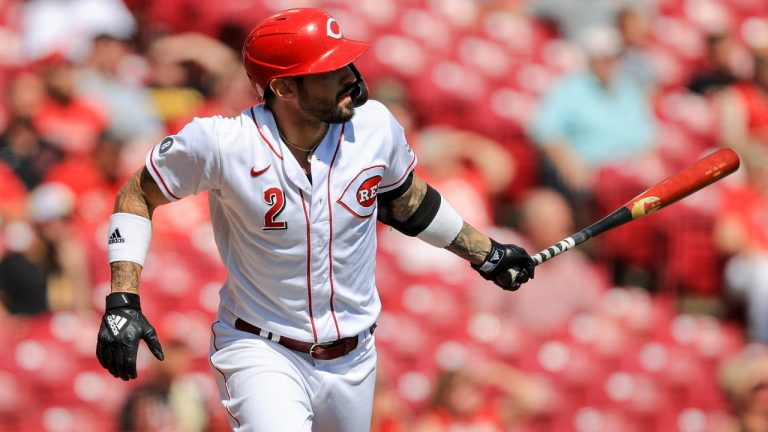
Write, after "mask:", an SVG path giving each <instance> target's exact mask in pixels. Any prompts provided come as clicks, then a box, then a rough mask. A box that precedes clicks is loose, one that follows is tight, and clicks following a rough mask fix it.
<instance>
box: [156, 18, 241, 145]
mask: <svg viewBox="0 0 768 432" xmlns="http://www.w3.org/2000/svg"><path fill="white" fill-rule="evenodd" d="M148 56H149V60H150V66H151V72H150V77H149V79H150V84H151V87H150V92H151V94H152V98H153V99H154V103H155V106H156V107H157V110H158V112H159V114H160V117H161V119H162V120H163V121H164V122H165V126H166V129H167V130H168V132H169V133H175V132H177V131H178V130H180V129H181V127H182V126H183V125H185V124H186V123H187V122H189V121H190V120H191V119H192V117H193V116H195V115H196V114H197V113H198V112H200V111H201V110H202V109H203V107H204V102H205V99H206V97H208V96H209V95H210V93H211V91H212V89H213V88H214V87H215V86H216V84H217V83H219V82H220V81H221V80H226V79H231V77H232V74H233V73H235V72H236V71H237V68H238V67H239V63H240V62H239V61H238V57H237V54H236V53H235V52H234V51H233V50H232V49H231V48H229V47H227V46H226V45H224V44H223V43H221V42H219V41H217V40H215V39H212V38H210V37H208V36H205V35H202V34H198V33H182V34H176V35H171V36H165V37H162V38H160V39H157V40H155V41H154V42H153V43H152V45H151V46H150V49H149V54H148ZM247 94H251V92H248V93H247Z"/></svg>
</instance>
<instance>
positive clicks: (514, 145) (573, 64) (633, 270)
mask: <svg viewBox="0 0 768 432" xmlns="http://www.w3.org/2000/svg"><path fill="white" fill-rule="evenodd" d="M294 6H297V7H298V6H311V7H320V8H324V9H327V10H328V11H329V12H331V13H332V14H333V15H334V16H335V17H336V18H337V20H338V21H339V22H340V23H341V27H342V29H343V30H344V32H345V35H346V36H347V37H350V38H353V39H360V40H367V41H371V42H372V47H371V49H370V50H369V52H368V53H366V54H365V55H364V56H363V57H362V58H361V59H360V60H359V63H358V67H359V68H360V70H361V72H362V73H363V75H364V77H365V78H366V80H367V82H368V84H369V87H370V88H371V92H372V97H374V98H376V99H378V100H381V101H382V102H384V103H385V104H387V105H388V106H389V107H390V109H391V110H392V111H393V112H394V113H395V114H396V115H397V117H398V119H399V120H400V121H401V123H402V124H403V125H404V126H405V127H406V130H407V133H408V136H409V139H410V141H411V142H412V144H413V145H414V147H415V149H416V151H417V153H418V154H419V157H420V166H419V167H418V171H419V173H420V175H422V176H423V177H425V178H426V179H428V180H429V181H430V182H431V183H432V184H434V185H436V187H437V188H438V189H439V190H441V191H442V192H443V194H444V195H445V196H447V198H448V199H449V200H450V201H451V202H452V203H453V204H454V206H456V207H457V208H459V210H460V211H461V212H462V214H464V215H465V216H466V217H467V219H468V220H469V221H470V222H472V223H473V224H474V225H476V226H478V227H481V228H482V229H486V230H489V231H490V232H492V233H493V235H494V237H496V238H498V239H499V240H506V241H512V242H516V243H520V244H522V245H524V246H525V247H526V248H527V249H528V251H529V252H531V253H533V252H536V251H538V250H540V249H541V248H542V247H544V246H548V245H549V244H551V243H553V242H555V241H558V240H560V239H561V238H562V237H564V235H567V234H570V233H571V232H572V231H574V228H577V227H582V226H584V225H585V224H586V223H588V222H590V221H592V220H594V219H595V218H596V217H598V216H602V215H603V214H605V213H607V212H608V211H609V210H612V209H613V208H615V207H616V206H617V205H619V204H621V203H623V202H625V201H626V200H627V199H629V198H631V197H632V196H634V195H636V194H637V193H639V192H640V191H642V190H643V189H644V187H645V186H648V185H650V184H652V183H654V182H656V181H658V180H660V179H661V178H663V177H664V176H666V175H668V174H671V173H673V172H675V171H676V170H678V169H679V168H681V167H683V166H685V165H687V164H689V163H691V162H693V161H695V160H696V159H698V158H699V157H701V156H702V155H704V154H706V153H707V152H708V151H711V150H713V149H715V148H717V147H720V146H730V147H734V148H735V149H737V151H738V152H739V153H740V154H741V156H742V161H743V163H742V168H741V169H740V171H739V172H738V173H737V174H735V175H733V176H731V177H730V178H728V179H726V181H723V182H720V183H718V184H716V185H714V186H712V187H710V188H707V189H705V190H703V191H701V192H699V193H698V194H696V195H694V196H692V197H689V198H687V199H686V200H684V201H682V202H680V203H678V204H676V205H675V206H673V207H671V208H668V209H665V210H664V211H662V212H660V213H658V214H655V215H653V216H651V217H648V218H645V219H643V220H641V221H638V222H633V223H632V224H629V225H627V226H624V227H622V228H620V229H617V230H614V232H611V233H608V234H606V235H605V236H603V237H601V238H598V239H596V240H592V241H591V242H590V243H589V244H587V245H585V247H583V248H581V249H580V250H579V251H574V252H569V253H568V254H565V255H563V256H561V257H558V259H556V260H553V261H551V262H548V263H546V264H544V265H542V266H541V267H540V268H539V269H538V270H537V276H536V279H535V280H534V281H532V282H531V283H529V284H527V285H526V286H524V287H523V289H521V290H520V291H519V292H516V293H507V292H502V291H501V290H499V289H498V288H496V287H495V286H493V285H492V284H489V283H486V282H485V281H483V280H482V279H480V278H479V277H478V276H477V275H476V274H475V273H474V271H472V270H471V269H470V268H469V266H467V265H466V264H464V263H462V262H461V261H460V260H458V259H457V258H455V257H454V256H452V255H451V254H450V253H447V252H445V251H439V250H435V249H431V248H430V247H429V246H426V245H424V244H422V243H420V242H418V241H417V240H413V239H410V238H405V237H404V236H402V235H400V234H397V233H394V232H392V231H390V230H388V229H384V228H382V229H381V231H380V236H379V248H380V253H379V256H378V258H377V259H378V273H377V279H378V285H379V290H380V294H381V298H382V302H383V304H384V312H383V313H382V316H381V319H380V321H379V324H380V325H379V328H378V330H377V332H376V338H377V344H378V350H379V355H380V369H379V370H380V373H379V378H378V379H379V384H378V387H377V397H376V403H375V408H374V423H373V430H375V431H388V432H392V431H412V430H414V431H448V430H451V431H496V430H498V431H579V432H588V431H589V432H609V431H623V432H633V431H681V432H704V431H737V430H739V431H753V432H754V431H768V351H767V350H766V348H765V345H764V344H765V343H766V342H768V300H767V298H768V276H766V272H768V259H767V258H766V255H767V254H766V252H767V251H768V169H766V167H768V163H767V162H768V153H767V152H766V149H768V147H767V146H768V2H765V1H762V0H648V1H639V0H638V1H624V2H621V1H618V0H616V1H613V0H540V1H534V0H529V1H525V0H475V1H472V0H400V1H395V0H356V1H342V0H339V1H320V0H317V1H311V0H306V1H266V0H219V1H216V2H208V1H202V0H164V1H162V2H152V1H148V0H125V1H124V2H122V1H120V0H26V1H22V0H2V1H0V24H1V25H0V88H1V89H2V98H0V259H1V260H2V261H0V347H2V348H0V430H2V431H52V432H66V431H84V430H92V431H108V430H147V431H199V430H214V431H215V430H227V428H228V425H227V419H226V414H225V411H224V410H223V409H222V408H221V407H220V404H219V401H218V400H217V397H218V396H217V392H216V390H215V385H214V384H213V381H212V379H211V377H210V374H209V364H208V357H207V355H208V341H209V334H210V325H211V322H212V320H213V317H214V315H215V311H216V308H217V304H218V289H219V287H220V284H221V283H222V281H223V280H224V278H225V277H226V274H225V271H224V270H223V268H222V265H221V264H220V262H219V258H218V254H217V251H216V249H215V245H214V243H213V239H212V231H211V229H210V227H209V224H208V221H209V219H208V211H207V203H206V198H205V196H196V197H192V198H188V199H185V200H184V201H181V202H179V203H175V204H173V205H171V206H167V207H163V208H161V209H159V210H158V211H157V212H156V213H155V218H154V238H153V242H152V246H151V250H150V258H149V259H148V260H147V262H148V264H147V266H146V268H145V269H144V272H143V275H142V288H141V292H142V294H143V295H142V302H143V305H144V311H145V313H146V315H147V316H148V317H149V318H150V320H151V321H152V322H153V324H155V326H156V327H157V328H158V331H159V334H160V340H161V342H162V343H163V346H164V348H165V350H166V355H167V357H168V358H167V359H166V361H165V362H163V363H159V362H156V361H155V360H154V359H152V358H151V355H150V354H149V352H148V351H147V350H146V349H145V347H144V346H142V350H141V351H140V353H139V354H140V358H139V368H140V369H139V379H138V380H137V381H136V382H131V383H125V382H122V381H119V380H115V379H114V378H112V377H111V376H110V375H109V374H108V373H107V372H106V371H104V370H102V369H101V368H100V367H99V365H98V362H97V360H96V357H95V355H94V352H95V343H96V333H97V329H98V325H99V319H100V316H101V313H102V311H103V304H104V301H103V299H104V296H105V295H106V294H107V293H108V291H109V277H110V275H109V266H108V265H107V260H106V241H105V239H106V237H107V232H106V231H107V223H108V217H109V214H110V213H111V211H112V204H113V201H114V196H115V193H116V191H117V189H119V187H120V185H121V184H122V181H123V180H124V179H125V178H126V177H127V176H129V175H130V174H132V173H133V172H134V171H135V170H136V169H138V168H139V167H140V166H141V165H142V163H143V160H144V155H145V154H146V152H147V151H148V149H149V148H151V146H153V145H154V144H156V143H157V142H159V141H160V140H161V139H162V137H163V136H165V135H166V134H171V133H174V132H176V131H177V130H178V129H179V128H180V127H181V126H183V125H184V124H185V123H186V122H188V121H189V120H191V119H192V117H194V116H208V115H213V114H222V115H227V116H232V115H236V114H237V113H239V112H240V110H242V109H243V108H245V107H247V106H249V105H251V104H253V103H255V100H254V95H253V93H252V92H251V90H250V88H249V86H248V82H247V79H246V78H245V75H244V73H243V72H242V69H241V67H240V64H239V49H240V46H241V44H242V41H243V40H244V37H245V35H246V34H247V32H248V30H249V29H250V27H251V26H252V25H254V24H255V23H256V22H258V21H260V20H261V19H263V18H265V17H266V16H268V15H269V14H270V13H271V12H273V11H276V10H278V9H285V8H288V7H294ZM585 77H586V78H585ZM590 77H591V78H590ZM590 80H591V81H590ZM598 82H602V83H603V85H602V86H601V85H597V83H598ZM585 89H586V90H585ZM583 92H586V93H583ZM634 141H636V142H634ZM585 142H586V143H585ZM598 142H599V144H598ZM590 145H591V146H590ZM564 155H565V156H564ZM264 391H269V389H264Z"/></svg>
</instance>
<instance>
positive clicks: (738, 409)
mask: <svg viewBox="0 0 768 432" xmlns="http://www.w3.org/2000/svg"><path fill="white" fill-rule="evenodd" d="M720 383H721V387H722V388H723V391H724V392H725V395H726V396H727V397H728V399H729V401H730V403H731V410H732V414H733V416H732V418H731V421H730V424H729V425H727V427H725V428H724V429H723V430H722V432H762V431H766V430H768V350H766V347H765V345H758V344H754V345H748V346H746V347H745V348H744V349H743V350H742V351H741V352H740V353H739V354H737V355H736V356H734V357H732V358H730V359H728V361H727V362H725V363H724V364H723V366H722V367H721V369H720Z"/></svg>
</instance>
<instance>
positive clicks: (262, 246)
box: [96, 9, 534, 432]
mask: <svg viewBox="0 0 768 432" xmlns="http://www.w3.org/2000/svg"><path fill="white" fill-rule="evenodd" d="M368 46H369V44H367V43H364V42H359V41H353V40H350V39H346V38H345V37H344V36H343V34H342V32H341V29H340V27H339V24H338V22H336V20H335V19H334V18H333V17H331V16H330V15H328V14H327V13H325V12H323V11H320V10H316V9H292V10H287V11H284V12H280V13H278V14H276V15H274V16H272V17H269V18H267V19H266V20H265V21H263V22H262V23H260V24H259V25H257V26H256V27H255V28H254V29H253V31H252V32H251V33H250V35H249V36H248V38H247V40H246V42H245V45H244V47H243V61H244V65H245V69H246V71H247V73H248V77H249V78H250V81H251V83H252V85H253V87H254V88H255V89H256V91H257V92H258V95H259V96H260V97H261V98H262V100H263V103H262V104H259V105H256V106H252V107H250V108H247V109H245V110H244V111H243V112H242V113H241V114H240V115H239V116H238V117H236V118H222V117H211V118H197V119H194V120H193V121H192V122H191V123H189V124H188V125H186V126H185V127H184V128H183V129H182V130H181V131H180V132H179V133H178V134H176V135H171V136H169V137H167V138H165V139H164V140H162V142H160V143H159V144H157V145H156V146H155V147H154V148H152V149H151V151H150V152H149V154H148V155H147V158H146V164H145V167H144V168H143V169H142V170H140V171H139V172H137V173H136V174H135V175H134V176H133V177H132V178H131V179H130V180H128V181H127V182H126V184H125V185H124V186H123V187H122V188H121V190H120V191H119V193H118V195H117V199H116V203H115V213H114V214H113V215H112V216H111V218H110V230H109V233H110V234H109V240H108V243H109V245H108V250H109V261H110V266H111V268H112V293H111V294H110V295H108V296H107V298H106V312H105V313H104V317H103V319H102V324H101V328H100V329H99V336H98V345H97V349H96V350H97V353H96V354H97V357H98V359H99V362H100V363H101V365H102V366H103V367H104V368H106V369H108V370H109V372H110V373H111V374H112V375H114V376H115V377H119V378H121V379H123V380H130V379H133V378H136V353H137V349H138V344H139V340H140V339H144V340H145V341H146V343H147V344H148V346H149V349H150V351H151V352H152V353H153V354H154V355H155V357H157V358H158V359H160V360H162V359H163V352H162V349H161V347H160V343H159V341H158V338H157V334H156V332H155V330H154V328H153V327H152V325H151V324H150V323H149V321H148V320H147V318H146V317H145V316H144V315H142V313H141V307H140V302H139V294H138V291H139V290H138V288H139V275H140V273H141V269H142V266H143V265H144V259H145V257H146V253H147V249H148V247H149V242H150V236H151V222H150V220H151V217H152V212H153V210H154V209H155V208H156V207H157V206H160V205H163V204H166V203H170V202H173V201H177V200H179V199H182V198H184V197H185V196H187V195H190V194H195V193H198V192H201V191H203V190H207V191H208V196H209V202H210V212H211V220H212V223H213V228H214V233H215V239H216V244H217V246H218V249H219V253H220V255H221V259H222V261H223V262H224V265H225V266H226V268H227V271H228V277H227V280H226V282H224V286H223V287H222V288H221V291H220V306H219V312H218V317H217V320H216V322H215V323H214V324H213V326H212V334H211V345H210V346H211V348H210V362H211V365H212V367H213V374H214V375H215V378H216V380H217V383H218V387H219V391H220V395H221V401H222V404H223V405H224V408H225V409H226V410H227V412H228V414H229V419H230V424H231V426H232V428H233V429H234V430H238V431H252V430H255V431H309V430H314V431H350V432H351V431H354V432H357V431H362V430H368V429H369V428H370V421H371V409H372V400H373V393H374V381H375V371H376V350H375V347H374V337H373V334H374V330H375V328H376V319H377V317H378V315H379V311H380V308H381V303H380V301H379V297H378V294H377V292H376V284H375V280H374V279H375V277H374V276H375V274H374V268H375V264H376V255H375V254H376V221H377V219H378V220H379V221H381V222H383V223H385V224H387V225H390V226H392V227H394V228H395V229H397V230H399V231H401V232H403V233H405V234H406V235H410V236H416V237H419V238H420V239H422V240H424V241H426V242H428V243H430V244H432V245H435V246H437V247H441V248H447V249H448V250H450V251H451V252H453V253H455V254H457V255H458V256H460V257H462V258H465V259H466V260H468V261H469V262H470V263H471V265H472V267H473V268H475V269H476V270H477V271H478V272H479V273H480V275H481V276H482V277H484V278H486V279H490V280H493V281H494V282H495V283H496V284H497V285H499V286H501V287H502V288H504V289H506V290H515V289H517V288H519V287H520V285H521V284H523V283H525V282H526V281H527V280H528V279H529V278H531V277H533V273H534V263H533V260H532V259H531V258H530V257H529V256H528V254H527V253H526V251H525V250H523V249H522V248H520V247H518V246H515V245H510V244H507V245H502V244H499V243H497V242H495V241H493V240H492V239H490V238H488V236H486V235H484V234H482V233H480V232H478V231H477V230H475V229H474V228H473V227H472V226H470V225H468V224H466V223H464V222H463V220H462V218H461V216H460V215H459V214H458V213H457V212H456V211H455V210H454V209H453V208H452V207H451V206H450V205H449V204H448V203H447V202H446V201H445V200H443V199H441V197H440V193H438V192H437V191H436V190H434V189H432V188H431V187H430V186H429V185H427V184H426V183H425V182H424V181H423V180H421V179H420V178H418V177H417V176H416V175H415V174H414V173H413V168H414V166H415V165H416V156H415V155H414V153H413V152H412V151H411V148H410V147H409V145H408V143H407V141H406V139H405V136H404V133H403V129H402V128H401V127H400V125H399V124H398V123H397V121H396V120H395V119H394V117H393V116H392V114H391V113H390V112H389V111H388V110H387V109H386V108H385V107H384V106H383V105H382V104H381V103H378V102H376V101H373V100H371V101H369V100H368V91H367V88H366V85H365V83H364V81H363V79H362V78H361V76H360V73H359V72H358V71H357V69H356V68H355V66H354V65H353V63H352V62H353V61H354V60H355V59H357V58H358V57H359V56H360V55H362V54H363V53H364V52H365V51H366V50H367V49H368ZM510 270H515V271H519V272H520V274H519V275H518V276H517V277H515V278H513V277H512V273H511V272H510Z"/></svg>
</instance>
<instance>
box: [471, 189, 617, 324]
mask: <svg viewBox="0 0 768 432" xmlns="http://www.w3.org/2000/svg"><path fill="white" fill-rule="evenodd" d="M518 226H519V229H520V234H521V236H522V238H517V237H514V238H512V239H510V241H516V242H518V243H517V244H520V245H523V247H524V248H525V249H526V250H528V251H530V252H531V253H535V252H538V251H540V250H544V249H546V248H547V247H549V246H552V245H553V244H555V243H557V242H559V241H560V240H562V239H564V238H566V237H568V236H569V235H571V234H572V233H573V232H574V231H575V229H574V221H573V211H572V209H571V208H570V207H569V206H568V203H567V202H566V200H565V198H564V197H563V196H562V195H561V194H559V193H558V192H556V191H554V190H552V189H545V188H536V189H532V190H531V191H529V192H528V193H527V194H526V195H525V196H524V197H523V199H522V202H521V203H520V217H519V222H518ZM530 284H531V289H527V290H520V291H519V292H517V293H515V295H514V296H495V295H489V293H487V292H483V293H481V294H479V295H478V296H476V299H475V302H476V307H478V308H481V309H491V310H494V311H495V312H496V313H498V314H499V315H500V316H510V317H515V319H516V320H517V321H518V322H520V323H521V325H523V326H525V327H526V328H527V329H528V330H529V331H531V333H532V334H535V335H538V336H541V337H546V336H551V335H552V334H554V333H555V332H556V331H557V330H559V329H561V328H562V327H563V326H564V325H565V324H566V323H567V322H568V321H569V320H570V319H571V318H572V317H573V316H574V315H576V314H577V313H579V312H589V311H593V310H594V309H595V308H596V307H597V305H598V304H599V302H600V297H601V296H602V294H603V293H604V292H605V291H607V290H608V288H609V286H608V279H607V276H606V275H604V274H602V273H601V271H600V269H599V268H598V267H597V266H596V264H595V263H593V262H591V261H590V259H589V258H587V257H586V256H585V255H584V254H583V252H582V251H581V250H574V251H571V252H568V253H567V254H563V255H561V256H559V257H558V258H557V259H554V260H552V261H550V262H547V264H546V271H542V272H541V274H538V273H537V274H536V278H535V279H534V280H532V281H530ZM553 298H556V299H558V300H557V302H552V301H551V300H552V299H553ZM542 308H546V309H547V313H546V314H543V313H541V310H542Z"/></svg>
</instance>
